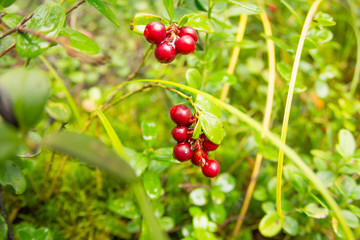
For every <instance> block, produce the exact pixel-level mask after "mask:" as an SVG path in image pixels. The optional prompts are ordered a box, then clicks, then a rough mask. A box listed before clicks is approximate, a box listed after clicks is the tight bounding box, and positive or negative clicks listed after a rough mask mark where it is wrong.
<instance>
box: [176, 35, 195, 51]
mask: <svg viewBox="0 0 360 240" xmlns="http://www.w3.org/2000/svg"><path fill="white" fill-rule="evenodd" d="M175 48H176V52H177V53H180V54H184V55H187V54H189V53H193V52H194V51H195V49H196V46H195V41H194V39H193V38H192V37H191V36H189V35H185V36H182V37H180V38H179V39H178V40H177V41H176V42H175Z"/></svg>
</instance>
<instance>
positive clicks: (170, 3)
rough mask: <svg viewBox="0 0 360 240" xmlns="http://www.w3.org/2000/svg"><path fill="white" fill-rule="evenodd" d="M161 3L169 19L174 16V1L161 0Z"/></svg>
mask: <svg viewBox="0 0 360 240" xmlns="http://www.w3.org/2000/svg"><path fill="white" fill-rule="evenodd" d="M163 4H164V6H165V9H166V11H167V13H168V14H169V17H170V19H173V18H174V1H173V0H163Z"/></svg>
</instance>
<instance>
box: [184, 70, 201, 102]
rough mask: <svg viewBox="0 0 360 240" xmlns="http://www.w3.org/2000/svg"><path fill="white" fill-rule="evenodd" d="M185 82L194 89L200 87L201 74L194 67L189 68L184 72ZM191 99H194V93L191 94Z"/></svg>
mask: <svg viewBox="0 0 360 240" xmlns="http://www.w3.org/2000/svg"><path fill="white" fill-rule="evenodd" d="M185 78H186V83H187V85H188V86H190V87H192V88H196V89H200V87H201V74H200V72H199V71H198V70H197V69H195V68H189V69H188V70H187V71H186V74H185ZM192 96H193V99H194V100H195V99H196V94H192Z"/></svg>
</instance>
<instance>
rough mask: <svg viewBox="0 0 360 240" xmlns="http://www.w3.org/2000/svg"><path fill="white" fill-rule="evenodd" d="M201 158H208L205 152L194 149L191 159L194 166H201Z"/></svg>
mask: <svg viewBox="0 0 360 240" xmlns="http://www.w3.org/2000/svg"><path fill="white" fill-rule="evenodd" d="M203 160H208V154H207V152H205V151H203V150H202V149H199V148H198V149H196V150H195V151H194V155H193V157H192V159H191V162H192V163H193V164H194V165H196V166H201V162H202V161H203Z"/></svg>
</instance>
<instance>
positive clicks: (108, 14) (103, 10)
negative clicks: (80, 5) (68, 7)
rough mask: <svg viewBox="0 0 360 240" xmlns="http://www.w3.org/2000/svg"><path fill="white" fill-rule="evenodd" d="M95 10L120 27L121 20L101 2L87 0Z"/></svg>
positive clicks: (98, 0) (99, 0)
mask: <svg viewBox="0 0 360 240" xmlns="http://www.w3.org/2000/svg"><path fill="white" fill-rule="evenodd" d="M86 1H87V2H88V3H89V4H91V5H92V6H93V7H94V8H96V9H97V10H98V11H99V12H100V13H101V14H102V15H104V16H105V17H106V18H107V19H109V20H110V22H112V23H113V24H114V25H115V26H117V27H120V24H119V19H118V18H117V17H116V15H115V13H114V12H113V11H112V10H111V9H110V8H109V7H108V6H107V5H106V4H105V3H103V1H101V0H86Z"/></svg>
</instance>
